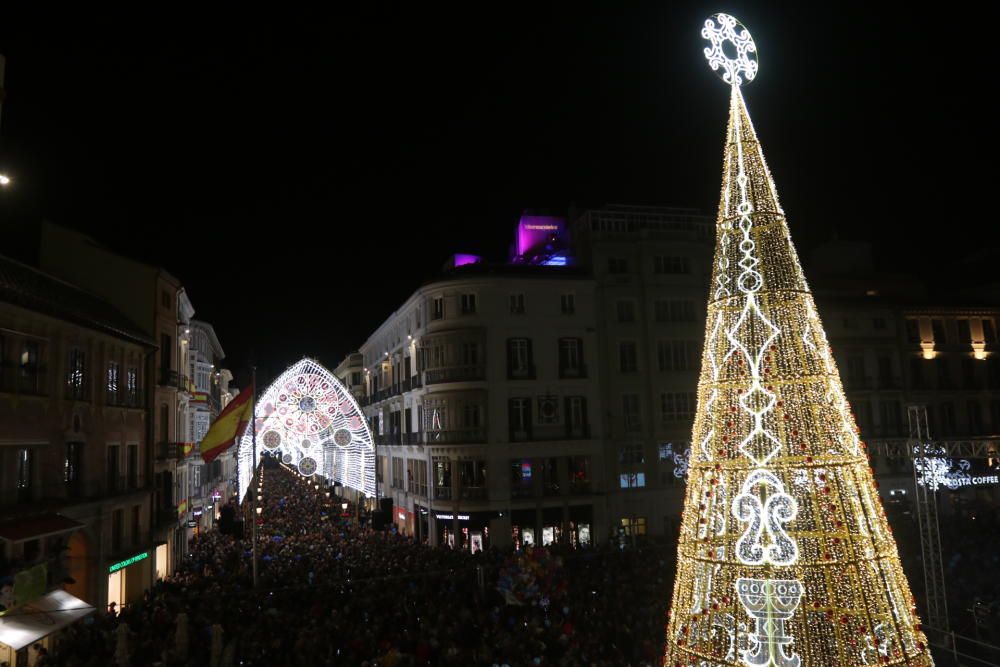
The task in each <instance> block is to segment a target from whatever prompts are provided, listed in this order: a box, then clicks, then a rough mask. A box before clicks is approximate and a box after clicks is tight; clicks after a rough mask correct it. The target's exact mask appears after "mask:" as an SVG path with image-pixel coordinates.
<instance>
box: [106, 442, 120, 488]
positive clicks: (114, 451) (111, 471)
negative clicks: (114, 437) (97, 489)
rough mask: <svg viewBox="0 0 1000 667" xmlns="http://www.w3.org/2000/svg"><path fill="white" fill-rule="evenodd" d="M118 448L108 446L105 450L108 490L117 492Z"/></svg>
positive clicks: (118, 482) (118, 481) (118, 484)
mask: <svg viewBox="0 0 1000 667" xmlns="http://www.w3.org/2000/svg"><path fill="white" fill-rule="evenodd" d="M119 449H120V448H119V447H118V445H108V449H107V457H108V462H107V473H108V490H109V491H112V492H114V491H118V490H120V489H121V484H120V480H119V478H118V473H119V470H120V467H119Z"/></svg>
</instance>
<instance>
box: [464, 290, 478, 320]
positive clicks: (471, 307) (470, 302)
mask: <svg viewBox="0 0 1000 667" xmlns="http://www.w3.org/2000/svg"><path fill="white" fill-rule="evenodd" d="M475 312H476V295H475V294H463V295H462V314H463V315H474V314H475Z"/></svg>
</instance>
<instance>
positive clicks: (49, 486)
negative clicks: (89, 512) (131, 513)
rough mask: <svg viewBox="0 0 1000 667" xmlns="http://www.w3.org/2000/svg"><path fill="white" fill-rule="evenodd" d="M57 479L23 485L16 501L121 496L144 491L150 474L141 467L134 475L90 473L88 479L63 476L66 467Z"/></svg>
mask: <svg viewBox="0 0 1000 667" xmlns="http://www.w3.org/2000/svg"><path fill="white" fill-rule="evenodd" d="M57 474H58V477H57V479H54V480H53V479H52V478H51V477H49V480H51V481H47V482H46V483H43V484H31V485H29V486H23V487H19V488H18V489H17V494H16V502H17V503H18V504H25V505H29V504H30V505H38V504H40V503H43V502H45V501H60V502H62V503H65V504H73V503H76V502H84V501H91V500H96V499H100V498H107V497H109V496H117V495H123V494H128V493H136V492H139V491H144V490H145V489H146V488H147V486H146V478H145V476H144V475H142V474H139V472H138V471H136V472H135V473H133V474H132V475H128V474H125V475H120V474H115V475H114V476H108V475H103V476H100V477H89V478H86V479H82V478H79V477H77V478H74V479H70V480H64V479H62V478H61V477H62V471H61V470H60V471H58V473H57Z"/></svg>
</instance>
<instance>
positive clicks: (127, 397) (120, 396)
mask: <svg viewBox="0 0 1000 667" xmlns="http://www.w3.org/2000/svg"><path fill="white" fill-rule="evenodd" d="M104 404H105V405H107V406H108V407H112V408H136V409H143V408H145V407H146V401H145V396H144V395H143V392H141V391H135V392H132V393H127V392H121V391H119V392H110V391H108V392H105V399H104Z"/></svg>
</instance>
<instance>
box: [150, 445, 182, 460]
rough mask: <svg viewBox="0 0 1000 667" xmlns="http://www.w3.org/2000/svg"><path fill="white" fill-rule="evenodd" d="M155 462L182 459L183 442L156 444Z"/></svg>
mask: <svg viewBox="0 0 1000 667" xmlns="http://www.w3.org/2000/svg"><path fill="white" fill-rule="evenodd" d="M155 453H156V460H157V461H169V460H178V461H179V460H180V459H182V458H184V443H183V442H158V443H156V447H155Z"/></svg>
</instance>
